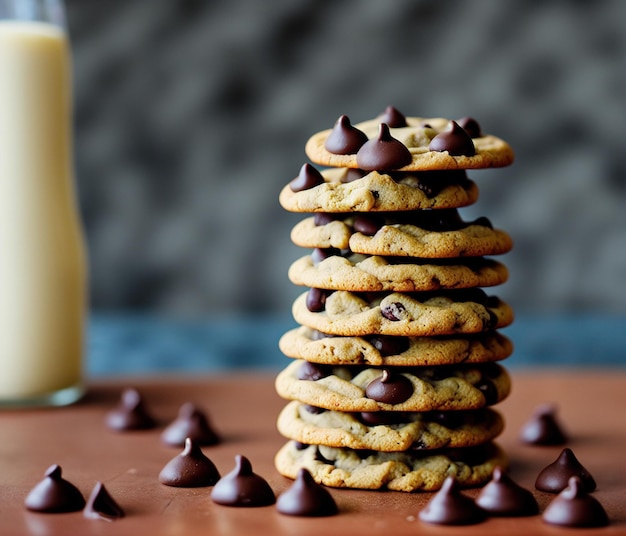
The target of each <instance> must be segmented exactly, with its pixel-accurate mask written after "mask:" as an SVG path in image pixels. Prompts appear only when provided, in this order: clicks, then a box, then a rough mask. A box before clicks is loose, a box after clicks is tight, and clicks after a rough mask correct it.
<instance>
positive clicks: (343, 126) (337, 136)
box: [324, 115, 367, 154]
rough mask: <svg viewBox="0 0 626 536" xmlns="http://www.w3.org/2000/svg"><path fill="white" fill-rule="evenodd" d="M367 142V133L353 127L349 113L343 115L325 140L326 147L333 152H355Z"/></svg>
mask: <svg viewBox="0 0 626 536" xmlns="http://www.w3.org/2000/svg"><path fill="white" fill-rule="evenodd" d="M365 142H367V135H366V134H365V132H363V131H362V130H359V129H358V128H356V127H353V126H352V125H351V124H350V119H349V118H348V116H347V115H342V116H341V117H340V118H339V119H337V121H336V122H335V126H334V127H333V129H332V130H331V132H330V134H329V135H328V137H327V138H326V141H325V142H324V148H325V149H326V150H327V151H328V152H329V153H333V154H354V153H356V152H357V151H358V150H359V149H360V148H361V146H362V145H363V144H364V143H365Z"/></svg>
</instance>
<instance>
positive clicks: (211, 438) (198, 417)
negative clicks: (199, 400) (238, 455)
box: [161, 402, 220, 447]
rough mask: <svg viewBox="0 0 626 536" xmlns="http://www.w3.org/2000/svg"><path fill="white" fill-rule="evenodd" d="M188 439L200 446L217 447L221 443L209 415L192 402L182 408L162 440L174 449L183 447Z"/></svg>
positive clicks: (162, 436)
mask: <svg viewBox="0 0 626 536" xmlns="http://www.w3.org/2000/svg"><path fill="white" fill-rule="evenodd" d="M187 438H190V439H191V440H193V441H194V443H197V444H198V445H215V444H217V443H219V442H220V438H219V436H218V435H217V434H216V433H215V431H214V430H213V428H211V425H210V424H209V420H208V417H207V415H206V414H205V413H204V412H203V411H201V410H200V409H199V408H198V407H196V406H195V405H194V404H192V403H191V402H186V403H185V404H183V405H182V406H181V407H180V409H179V411H178V416H177V417H176V419H174V420H173V421H172V422H171V423H170V424H169V425H168V426H167V427H166V428H165V430H163V433H162V434H161V440H162V441H163V442H164V443H166V444H167V445H171V446H174V447H182V446H183V445H184V444H185V442H186V440H187Z"/></svg>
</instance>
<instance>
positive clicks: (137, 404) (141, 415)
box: [105, 389, 156, 431]
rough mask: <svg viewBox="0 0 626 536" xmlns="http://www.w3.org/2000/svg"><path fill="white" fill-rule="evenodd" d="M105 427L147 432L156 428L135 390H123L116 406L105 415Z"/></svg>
mask: <svg viewBox="0 0 626 536" xmlns="http://www.w3.org/2000/svg"><path fill="white" fill-rule="evenodd" d="M105 422H106V425H107V426H108V427H109V428H111V429H112V430H117V431H125V430H148V429H150V428H154V427H155V426H156V421H155V420H154V419H153V418H152V416H151V415H150V413H149V411H148V410H147V409H146V407H145V405H144V402H143V399H142V398H141V395H140V394H139V391H137V390H136V389H125V390H124V391H123V392H122V396H121V398H120V403H119V404H118V406H117V407H116V408H115V409H113V410H112V411H110V412H109V413H107V415H106V420H105Z"/></svg>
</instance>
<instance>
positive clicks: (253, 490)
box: [211, 454, 276, 507]
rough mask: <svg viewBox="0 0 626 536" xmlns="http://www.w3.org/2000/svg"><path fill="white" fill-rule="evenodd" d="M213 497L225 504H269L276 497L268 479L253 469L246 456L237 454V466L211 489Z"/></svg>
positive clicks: (214, 500)
mask: <svg viewBox="0 0 626 536" xmlns="http://www.w3.org/2000/svg"><path fill="white" fill-rule="evenodd" d="M211 499H212V500H213V502H215V503H217V504H222V505H224V506H245V507H251V506H268V505H270V504H274V503H275V502H276V497H275V496H274V492H273V491H272V488H271V487H270V485H269V484H268V483H267V481H266V480H265V479H264V478H263V477H261V476H259V475H257V474H256V473H254V472H253V471H252V465H251V464H250V461H249V460H248V458H246V457H245V456H241V455H239V454H238V455H237V456H235V468H234V469H233V470H232V471H231V472H230V473H228V474H227V475H225V476H224V477H223V478H221V479H220V480H219V481H218V482H217V484H215V487H214V488H213V490H212V491H211Z"/></svg>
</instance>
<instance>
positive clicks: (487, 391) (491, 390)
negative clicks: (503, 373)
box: [476, 378, 499, 406]
mask: <svg viewBox="0 0 626 536" xmlns="http://www.w3.org/2000/svg"><path fill="white" fill-rule="evenodd" d="M476 388H477V389H478V390H479V391H480V392H481V393H482V395H483V396H484V397H485V405H487V406H492V405H493V404H496V403H497V402H498V399H499V395H498V388H497V387H496V385H495V384H494V383H493V382H492V381H491V380H489V379H488V378H483V379H482V380H481V381H480V383H478V384H477V385H476Z"/></svg>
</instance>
